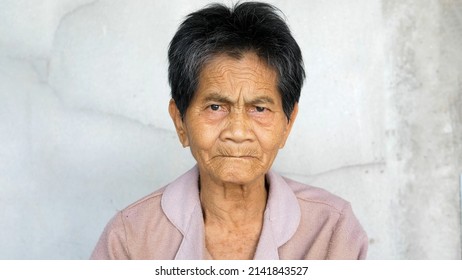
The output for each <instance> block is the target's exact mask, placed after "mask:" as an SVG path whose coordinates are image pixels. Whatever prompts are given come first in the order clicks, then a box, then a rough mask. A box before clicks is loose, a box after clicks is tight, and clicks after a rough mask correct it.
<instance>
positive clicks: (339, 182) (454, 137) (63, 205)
mask: <svg viewBox="0 0 462 280" xmlns="http://www.w3.org/2000/svg"><path fill="white" fill-rule="evenodd" d="M191 2H192V1H186V0H170V1H168V2H164V1H162V2H161V1H152V0H139V1H128V0H112V1H107V0H106V1H105V0H96V1H90V0H64V1H58V0H42V1H34V3H33V4H31V2H30V1H27V0H0V6H1V7H2V8H1V9H0V100H1V102H0V225H1V227H2V230H1V231H0V259H86V258H88V256H89V255H90V253H91V250H92V248H93V246H94V244H95V243H96V241H97V239H98V237H99V235H100V233H101V231H102V229H103V227H104V225H105V224H106V222H107V221H108V219H109V218H110V217H112V216H113V215H114V214H115V212H116V211H117V210H119V209H122V208H123V207H125V206H126V205H127V204H129V203H131V202H133V201H134V200H136V199H138V198H140V197H142V196H144V195H146V194H148V193H150V192H152V191H154V190H155V189H157V188H159V187H161V186H162V185H164V184H166V183H168V182H170V181H171V180H173V179H174V178H176V176H178V175H179V174H181V173H182V172H184V171H186V170H187V169H189V168H190V167H191V166H192V165H193V164H194V160H193V159H192V157H191V156H190V154H189V151H188V150H184V149H182V148H181V145H180V144H179V142H178V140H177V138H176V134H175V132H174V128H173V125H172V123H171V120H170V119H169V116H168V112H167V104H168V100H169V87H168V84H167V57H166V53H167V47H168V43H169V40H170V39H171V37H172V36H173V34H174V32H175V30H176V28H177V27H178V25H179V23H180V22H181V20H182V19H183V18H184V16H185V15H187V14H188V13H189V12H191V11H193V10H195V9H197V8H200V7H202V6H204V5H205V4H206V3H208V2H209V1H194V3H191ZM270 2H271V3H273V4H275V5H276V6H278V7H279V8H280V9H281V10H282V11H283V12H284V13H285V15H286V17H287V20H288V23H289V25H290V26H291V28H292V30H293V33H294V36H295V37H296V39H297V40H298V42H299V44H300V46H301V47H302V50H303V54H304V59H305V66H306V71H307V74H308V77H307V81H306V85H305V87H304V89H303V93H302V98H301V101H300V112H299V116H298V119H297V121H296V123H295V126H294V129H293V132H292V135H291V136H290V138H289V141H288V143H287V145H286V148H285V149H284V150H282V151H281V153H280V154H279V156H278V158H277V161H276V162H275V164H274V168H275V169H276V170H278V171H279V172H281V173H282V174H284V175H286V176H288V177H291V178H294V179H297V180H300V181H302V182H305V183H309V184H312V185H316V186H319V187H323V188H326V189H328V190H330V191H331V192H334V193H336V194H338V195H340V196H342V197H344V198H346V199H347V200H349V201H351V202H352V205H353V208H354V210H355V212H356V214H357V216H358V217H359V219H360V220H361V222H362V224H363V225H364V227H365V228H366V230H367V232H368V234H369V238H370V250H369V258H371V259H460V258H461V239H460V237H461V228H460V221H461V217H460V209H461V208H460V201H459V197H460V196H459V195H460V194H459V176H460V175H459V174H461V173H462V141H461V140H462V49H461V47H460V46H462V35H461V34H462V1H456V0H453V1H451V0H428V1H418V0H405V1H398V0H383V1H380V0H356V1H342V0H329V1H302V0H299V1H293V0H292V1H284V0H273V1H270Z"/></svg>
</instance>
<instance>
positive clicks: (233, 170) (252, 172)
mask: <svg viewBox="0 0 462 280" xmlns="http://www.w3.org/2000/svg"><path fill="white" fill-rule="evenodd" d="M217 171H218V170H217ZM217 175H218V177H219V178H220V180H221V181H222V182H224V183H228V184H236V185H247V184H251V183H253V182H255V181H256V180H258V179H260V178H261V177H264V176H265V172H264V171H263V170H260V169H255V168H251V167H249V166H245V165H244V166H223V167H222V168H220V170H219V171H218V174H217Z"/></svg>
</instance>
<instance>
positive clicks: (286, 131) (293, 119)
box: [279, 102, 298, 149]
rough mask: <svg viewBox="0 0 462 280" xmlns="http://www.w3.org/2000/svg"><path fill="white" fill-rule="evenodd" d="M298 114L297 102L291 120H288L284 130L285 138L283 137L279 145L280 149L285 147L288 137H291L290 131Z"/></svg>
mask: <svg viewBox="0 0 462 280" xmlns="http://www.w3.org/2000/svg"><path fill="white" fill-rule="evenodd" d="M297 114H298V102H295V105H294V109H293V110H292V113H291V114H290V118H289V121H288V122H287V125H286V128H285V130H284V136H283V137H284V138H283V139H282V142H281V145H279V149H282V148H284V145H285V144H286V141H287V138H289V134H290V131H291V130H292V126H293V125H294V122H295V119H296V118H297Z"/></svg>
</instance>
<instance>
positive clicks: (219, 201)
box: [200, 176, 268, 228]
mask: <svg viewBox="0 0 462 280" xmlns="http://www.w3.org/2000/svg"><path fill="white" fill-rule="evenodd" d="M267 196H268V192H267V189H266V186H265V178H264V176H262V178H260V179H258V180H256V181H255V182H253V183H251V184H249V185H234V184H217V183H215V182H214V181H212V180H209V179H207V178H203V177H201V178H200V199H201V204H202V210H203V213H204V222H206V223H210V222H211V223H218V224H221V225H222V226H226V227H234V228H239V227H240V226H242V225H246V224H247V225H248V224H249V223H255V222H256V221H258V222H260V223H262V221H263V214H264V212H265V208H266V200H267Z"/></svg>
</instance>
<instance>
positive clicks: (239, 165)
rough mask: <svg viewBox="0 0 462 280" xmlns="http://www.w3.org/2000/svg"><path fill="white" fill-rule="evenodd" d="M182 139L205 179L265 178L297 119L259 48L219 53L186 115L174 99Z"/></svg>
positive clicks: (236, 181)
mask: <svg viewBox="0 0 462 280" xmlns="http://www.w3.org/2000/svg"><path fill="white" fill-rule="evenodd" d="M169 110H170V114H171V116H172V118H173V119H174V123H175V126H176V128H177V132H178V135H179V137H180V141H181V142H182V144H183V146H185V147H186V146H189V147H190V149H191V152H192V154H193V156H194V158H195V159H196V160H197V163H198V166H199V171H200V174H201V178H202V177H203V178H208V179H211V180H213V181H214V182H215V183H218V184H223V183H225V184H239V185H245V184H251V183H254V182H256V181H257V180H261V179H264V175H265V173H266V172H267V171H268V169H269V168H270V167H271V165H272V163H273V161H274V158H275V157H276V154H277V152H278V150H279V149H280V148H282V147H283V146H284V144H285V142H286V139H287V137H288V135H289V132H290V129H291V127H292V124H293V122H294V119H295V116H296V113H297V106H295V109H294V112H293V113H292V116H291V119H290V121H288V120H287V118H286V116H285V114H284V111H283V109H282V101H281V96H280V94H279V92H278V89H277V75H276V73H275V71H273V70H272V69H270V68H268V67H267V66H266V64H265V63H263V62H261V61H260V59H259V58H258V57H257V56H256V55H255V54H253V53H246V54H245V55H244V56H243V57H242V58H240V59H236V58H232V57H230V56H227V55H219V56H216V57H214V58H213V59H212V60H211V61H210V62H209V63H207V64H206V66H205V67H204V69H203V70H202V72H201V74H200V76H199V85H198V88H197V91H196V93H195V95H194V97H193V99H192V100H191V103H190V105H189V107H188V109H187V111H186V114H185V117H184V119H183V120H181V117H180V114H179V112H178V110H177V108H176V106H175V103H174V102H173V101H172V102H171V103H170V108H169Z"/></svg>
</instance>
